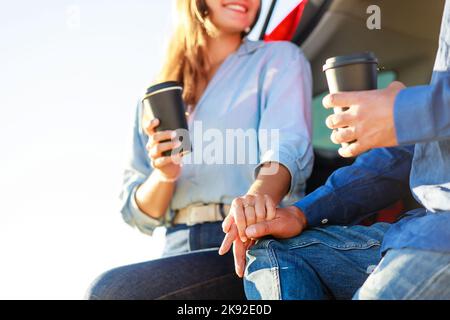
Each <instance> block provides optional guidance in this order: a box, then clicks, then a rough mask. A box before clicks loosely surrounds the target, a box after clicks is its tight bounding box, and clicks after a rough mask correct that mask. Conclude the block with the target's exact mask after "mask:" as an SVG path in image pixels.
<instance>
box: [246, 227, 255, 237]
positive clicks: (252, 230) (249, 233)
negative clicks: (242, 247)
mask: <svg viewBox="0 0 450 320" xmlns="http://www.w3.org/2000/svg"><path fill="white" fill-rule="evenodd" d="M245 233H246V234H247V236H249V237H250V238H252V237H254V236H255V234H256V228H255V226H250V227H248V228H247V230H245Z"/></svg>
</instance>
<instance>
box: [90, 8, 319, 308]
mask: <svg viewBox="0 0 450 320" xmlns="http://www.w3.org/2000/svg"><path fill="white" fill-rule="evenodd" d="M260 5H261V3H260V0H245V1H244V0H239V1H237V0H178V1H177V6H178V14H179V25H178V28H177V29H176V32H175V35H174V36H173V38H172V41H171V44H170V46H169V51H168V54H167V61H166V62H165V64H164V67H163V70H162V73H161V74H162V75H161V78H160V79H159V80H161V81H169V80H170V81H177V82H179V83H181V84H183V87H184V92H183V99H184V102H185V104H186V106H188V123H189V130H190V134H191V135H192V137H191V140H192V141H193V150H194V152H193V154H191V155H189V156H185V158H184V159H183V162H181V163H180V160H181V159H179V158H178V157H177V156H174V157H163V156H162V153H163V152H164V151H168V150H171V149H174V148H176V147H178V142H176V141H174V140H171V139H173V137H174V136H173V132H158V133H156V132H155V128H156V127H157V126H158V124H159V121H158V119H147V118H146V117H145V112H144V111H143V110H142V106H141V105H140V104H139V105H138V108H137V113H136V120H135V127H134V140H133V149H132V156H131V162H130V166H129V168H128V169H127V170H126V174H125V183H124V191H123V193H122V200H123V204H124V206H123V209H122V213H123V216H124V219H125V220H126V222H127V223H129V224H130V225H132V226H135V227H137V228H138V229H140V230H141V231H142V232H144V233H146V234H150V235H151V234H152V232H153V230H154V229H155V228H156V227H158V226H166V227H167V233H166V246H165V250H164V258H162V259H158V260H154V261H149V262H144V263H141V264H136V265H131V266H125V267H121V268H117V269H114V270H112V271H109V272H106V273H105V274H103V275H102V276H100V277H99V278H98V279H97V280H96V281H95V282H94V284H93V285H92V287H91V289H90V291H89V292H88V297H89V298H90V299H227V298H229V299H241V298H244V291H243V285H242V281H241V280H240V279H239V278H238V277H237V276H236V275H235V273H234V271H235V270H234V267H233V265H234V262H233V261H234V260H233V257H232V256H231V255H225V256H219V255H218V253H217V250H218V247H219V246H220V244H221V242H222V239H223V237H224V235H223V233H222V229H221V223H222V221H223V219H224V217H225V216H226V215H227V214H228V213H229V214H231V215H233V216H234V217H235V220H239V219H240V218H241V217H242V214H241V213H243V212H245V213H246V216H247V217H249V218H247V220H246V222H245V223H246V224H248V225H250V224H252V223H255V222H256V221H260V220H262V219H270V218H271V216H272V215H273V212H274V211H275V207H276V206H277V205H278V204H280V202H281V201H282V200H283V198H284V199H285V200H286V202H289V199H290V198H291V197H292V198H293V199H298V198H299V197H301V196H302V194H303V192H304V188H305V182H306V179H307V178H308V177H309V175H310V172H311V169H312V163H313V161H312V160H313V153H312V148H311V144H310V139H311V124H310V118H311V116H310V104H311V72H310V67H309V64H308V62H307V61H306V59H305V58H304V56H303V54H302V53H301V51H300V50H299V49H298V48H297V47H296V46H295V45H293V44H290V43H287V42H280V43H271V44H265V43H263V42H253V41H249V40H247V39H246V38H245V36H246V34H247V33H248V32H249V31H250V30H251V27H252V26H253V25H254V24H255V22H256V20H257V16H258V13H259V10H260ZM230 133H231V135H233V136H234V138H236V139H237V140H238V141H237V144H238V146H237V148H236V146H235V145H233V146H232V147H230V143H229V142H230V139H229V136H230ZM242 133H244V135H243V136H242ZM240 134H241V135H240ZM198 136H200V137H202V139H200V140H201V141H198V139H197V138H196V137H198ZM212 137H214V138H215V139H212ZM223 137H226V138H227V139H225V140H226V142H225V143H224V142H223V140H222V139H223ZM268 137H270V138H268ZM211 140H214V141H213V142H214V143H211V144H209V145H207V146H205V144H206V142H211ZM247 140H250V141H249V143H248V145H245V146H244V147H242V142H243V141H244V142H245V141H247ZM252 140H253V141H252ZM167 141H169V142H167ZM219 142H222V143H221V144H220V143H219ZM269 142H270V143H269ZM211 145H213V147H211ZM224 145H225V147H224V149H221V147H223V146H224ZM212 149H213V150H214V152H211V150H212ZM199 151H200V153H198V152H199ZM222 151H224V153H223V154H222V155H223V156H224V157H226V161H225V160H224V159H223V158H224V157H222V159H221V157H220V156H218V154H220V153H221V152H222ZM198 154H200V157H198V156H196V155H198ZM243 154H244V155H245V156H246V157H245V161H240V160H242V155H243ZM249 159H250V160H249ZM251 159H256V161H251ZM224 162H226V164H225V163H224ZM245 223H244V224H243V223H242V222H241V223H240V224H239V225H241V226H242V225H245ZM241 235H242V234H241ZM240 240H242V241H244V242H245V243H249V241H250V240H248V239H245V238H244V236H241V238H240ZM236 271H237V272H238V274H239V275H240V276H242V272H243V270H242V269H240V266H236Z"/></svg>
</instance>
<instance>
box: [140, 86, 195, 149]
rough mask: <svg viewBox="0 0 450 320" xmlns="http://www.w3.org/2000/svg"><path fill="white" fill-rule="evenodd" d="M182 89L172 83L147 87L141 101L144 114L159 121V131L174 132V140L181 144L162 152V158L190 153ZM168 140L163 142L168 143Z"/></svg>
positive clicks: (157, 129)
mask: <svg viewBox="0 0 450 320" xmlns="http://www.w3.org/2000/svg"><path fill="white" fill-rule="evenodd" d="M182 93H183V87H182V86H181V85H180V84H179V83H178V82H174V81H168V82H163V83H159V84H156V85H153V86H151V87H149V88H148V89H147V91H146V93H145V96H144V98H143V99H142V104H143V108H144V112H145V113H147V116H148V117H149V118H150V119H159V121H160V123H159V126H158V127H157V128H156V131H157V132H160V131H167V130H171V131H175V132H176V133H177V137H176V139H178V140H179V141H180V142H182V146H181V147H180V148H177V149H176V150H169V151H165V152H163V156H164V157H169V156H171V155H172V154H179V153H181V154H186V153H188V152H190V151H191V142H190V138H189V129H188V125H187V120H186V110H185V107H184V102H183V97H182ZM168 141H170V140H167V141H164V142H168Z"/></svg>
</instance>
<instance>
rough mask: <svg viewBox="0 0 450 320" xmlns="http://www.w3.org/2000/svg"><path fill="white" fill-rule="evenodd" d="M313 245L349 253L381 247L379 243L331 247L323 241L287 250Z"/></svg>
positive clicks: (290, 247) (295, 246)
mask: <svg viewBox="0 0 450 320" xmlns="http://www.w3.org/2000/svg"><path fill="white" fill-rule="evenodd" d="M313 245H324V246H327V247H329V248H332V249H335V250H342V251H350V250H367V249H370V248H373V247H379V246H381V243H379V242H374V243H368V244H366V245H364V246H333V245H330V244H327V243H324V242H323V241H313V242H308V243H302V244H297V245H293V246H289V247H288V249H289V250H293V249H300V248H306V247H309V246H313Z"/></svg>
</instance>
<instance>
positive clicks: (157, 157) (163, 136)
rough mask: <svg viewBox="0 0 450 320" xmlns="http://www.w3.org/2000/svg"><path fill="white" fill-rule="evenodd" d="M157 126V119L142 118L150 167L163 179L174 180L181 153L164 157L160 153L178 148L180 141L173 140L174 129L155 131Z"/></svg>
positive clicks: (178, 168)
mask: <svg viewBox="0 0 450 320" xmlns="http://www.w3.org/2000/svg"><path fill="white" fill-rule="evenodd" d="M158 126H159V120H158V119H153V120H144V121H143V129H144V132H145V133H146V134H147V135H148V137H149V140H148V143H147V146H146V149H147V151H148V156H149V158H150V160H151V163H152V167H153V168H154V169H155V170H156V171H157V172H158V173H159V174H160V177H161V179H162V180H164V181H168V182H174V181H176V180H177V178H178V177H179V176H180V173H181V167H182V162H181V157H182V156H181V155H174V156H169V157H164V156H163V155H162V154H163V152H165V151H170V150H172V149H176V148H179V147H180V146H181V142H180V141H178V140H173V139H175V138H176V132H175V131H161V132H156V131H155V129H156V127H158Z"/></svg>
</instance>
